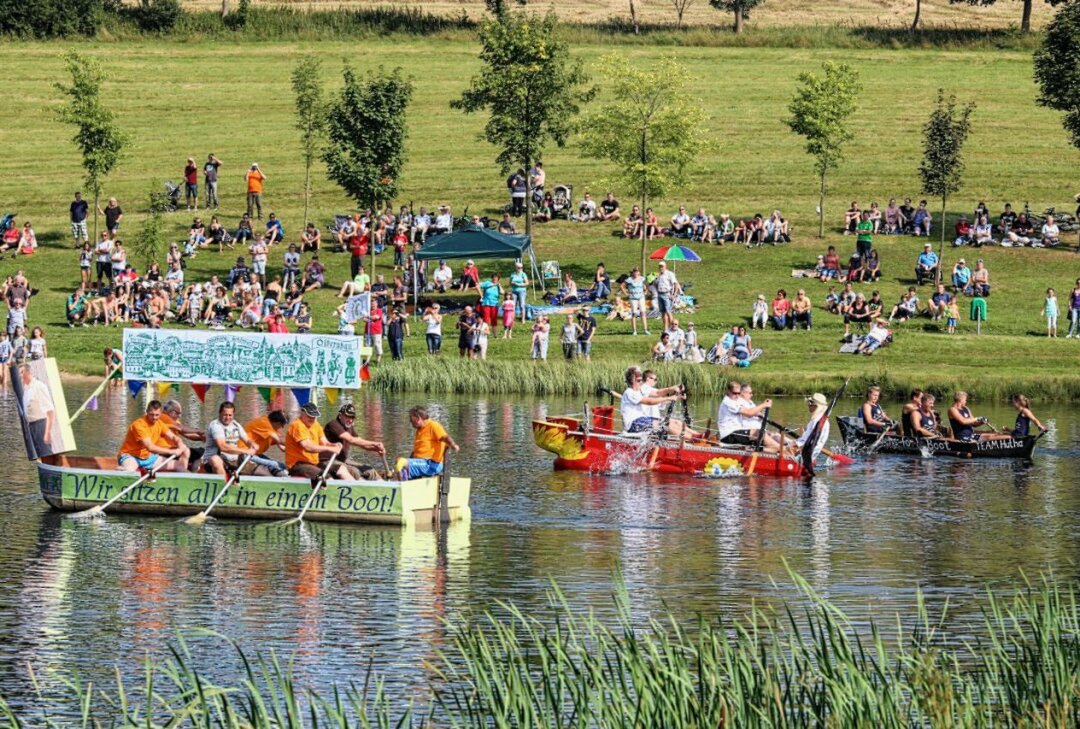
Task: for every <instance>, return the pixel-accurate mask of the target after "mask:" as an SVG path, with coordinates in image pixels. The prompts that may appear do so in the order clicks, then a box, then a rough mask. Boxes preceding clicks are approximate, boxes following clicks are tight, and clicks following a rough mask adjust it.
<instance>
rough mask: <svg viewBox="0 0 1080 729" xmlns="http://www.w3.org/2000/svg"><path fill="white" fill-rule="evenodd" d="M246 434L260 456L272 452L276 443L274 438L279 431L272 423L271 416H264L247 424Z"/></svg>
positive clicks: (245, 427)
mask: <svg viewBox="0 0 1080 729" xmlns="http://www.w3.org/2000/svg"><path fill="white" fill-rule="evenodd" d="M244 432H246V433H247V434H248V437H249V438H251V444H252V445H253V446H255V451H256V453H257V454H258V455H260V456H261V455H262V454H263V453H266V452H267V451H268V450H270V447H271V446H273V445H274V442H275V441H274V436H275V435H277V431H275V430H274V426H273V425H272V424H271V423H270V416H269V415H263V416H262V417H259V418H255V419H254V420H251V421H249V422H248V423H245V424H244Z"/></svg>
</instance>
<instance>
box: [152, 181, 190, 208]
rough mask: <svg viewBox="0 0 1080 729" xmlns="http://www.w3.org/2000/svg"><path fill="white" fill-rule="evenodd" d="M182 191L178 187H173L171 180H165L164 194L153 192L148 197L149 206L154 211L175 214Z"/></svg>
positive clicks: (182, 194)
mask: <svg viewBox="0 0 1080 729" xmlns="http://www.w3.org/2000/svg"><path fill="white" fill-rule="evenodd" d="M183 196H184V191H183V190H182V189H180V186H179V185H174V184H173V182H172V180H165V192H155V193H151V195H150V204H151V205H152V206H153V208H154V209H155V210H160V211H162V212H166V213H175V212H176V211H177V209H179V207H180V198H182V197H183Z"/></svg>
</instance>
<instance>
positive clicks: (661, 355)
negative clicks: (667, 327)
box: [652, 332, 675, 362]
mask: <svg viewBox="0 0 1080 729" xmlns="http://www.w3.org/2000/svg"><path fill="white" fill-rule="evenodd" d="M652 358H653V361H654V362H669V361H671V360H672V359H674V358H675V354H674V352H673V351H672V349H671V335H669V334H668V333H667V332H661V334H660V341H658V342H657V343H656V344H654V345H653V348H652Z"/></svg>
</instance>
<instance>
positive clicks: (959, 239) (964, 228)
mask: <svg viewBox="0 0 1080 729" xmlns="http://www.w3.org/2000/svg"><path fill="white" fill-rule="evenodd" d="M970 242H971V223H970V222H968V219H967V217H966V216H960V220H959V221H957V223H956V240H954V241H953V245H956V246H963V245H967V244H968V243H970Z"/></svg>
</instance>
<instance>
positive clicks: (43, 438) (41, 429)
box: [11, 357, 75, 461]
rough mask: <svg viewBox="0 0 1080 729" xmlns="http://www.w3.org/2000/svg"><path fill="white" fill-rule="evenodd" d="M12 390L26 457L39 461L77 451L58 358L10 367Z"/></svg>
mask: <svg viewBox="0 0 1080 729" xmlns="http://www.w3.org/2000/svg"><path fill="white" fill-rule="evenodd" d="M11 389H12V391H13V392H14V393H15V402H16V404H17V408H18V411H19V422H20V424H21V425H22V434H23V443H24V444H25V446H26V457H27V458H29V459H30V460H32V461H33V460H36V459H38V458H41V457H43V456H51V455H53V454H54V453H66V452H67V451H73V450H75V435H74V433H72V432H71V424H70V423H69V422H68V411H67V403H66V402H65V401H64V388H63V386H62V385H61V384H60V368H59V367H57V366H56V360H55V359H52V358H51V357H50V358H49V359H37V360H32V361H30V362H24V363H23V364H20V365H15V366H14V367H12V368H11Z"/></svg>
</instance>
